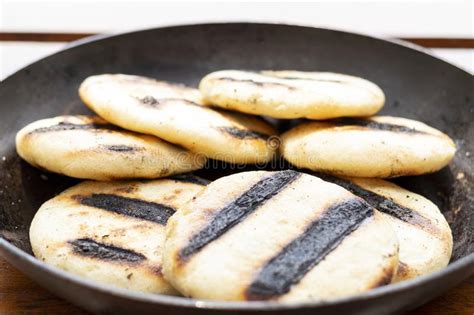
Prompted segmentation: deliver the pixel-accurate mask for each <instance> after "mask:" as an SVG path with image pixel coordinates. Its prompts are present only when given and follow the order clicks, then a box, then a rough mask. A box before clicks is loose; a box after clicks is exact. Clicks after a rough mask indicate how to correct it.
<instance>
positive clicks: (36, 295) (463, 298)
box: [0, 258, 474, 315]
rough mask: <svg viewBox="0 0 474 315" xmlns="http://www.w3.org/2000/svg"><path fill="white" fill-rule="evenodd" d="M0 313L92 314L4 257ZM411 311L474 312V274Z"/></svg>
mask: <svg viewBox="0 0 474 315" xmlns="http://www.w3.org/2000/svg"><path fill="white" fill-rule="evenodd" d="M0 314H57V315H61V314H68V315H75V314H88V313H87V312H85V311H82V310H81V309H79V308H77V307H75V306H73V305H71V304H70V303H68V302H66V301H64V300H61V299H60V298H57V297H55V296H54V295H52V294H51V293H49V292H48V291H46V290H45V289H43V288H42V287H40V286H39V285H37V284H36V283H34V282H33V281H31V280H30V279H28V278H27V277H26V276H24V275H23V274H21V273H20V272H19V271H17V270H16V269H15V268H13V267H12V266H11V265H10V264H8V263H7V262H6V261H4V260H3V259H2V258H0ZM409 314H410V315H421V314H423V315H425V314H439V315H472V314H474V277H471V278H470V279H468V280H467V281H465V282H463V283H462V284H461V285H459V286H457V287H456V288H454V289H451V290H450V291H448V292H447V293H445V294H444V295H442V296H440V297H438V298H436V299H434V300H433V301H431V302H429V303H427V304H425V305H424V306H422V307H419V308H418V309H416V310H414V311H411V312H409Z"/></svg>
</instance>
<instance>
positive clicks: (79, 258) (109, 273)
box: [30, 177, 204, 294]
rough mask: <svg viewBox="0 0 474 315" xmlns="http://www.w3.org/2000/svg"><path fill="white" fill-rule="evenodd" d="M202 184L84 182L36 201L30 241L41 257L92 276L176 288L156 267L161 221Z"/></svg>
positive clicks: (133, 285) (139, 286)
mask: <svg viewBox="0 0 474 315" xmlns="http://www.w3.org/2000/svg"><path fill="white" fill-rule="evenodd" d="M203 187H204V186H203V181H202V180H199V179H195V178H193V177H185V178H183V177H180V178H178V179H176V180H172V179H160V180H152V181H141V182H93V181H87V182H83V183H81V184H79V185H76V186H74V187H72V188H70V189H68V190H66V191H64V192H63V193H61V194H60V195H58V196H56V197H54V198H53V199H51V200H49V201H47V202H46V203H44V204H43V205H42V206H41V208H40V209H39V210H38V212H37V213H36V215H35V217H34V219H33V222H32V223H31V228H30V240H31V247H32V249H33V252H34V254H35V256H36V257H38V258H39V259H41V260H42V261H44V262H46V263H48V264H51V265H53V266H56V267H58V268H61V269H63V270H66V271H68V272H71V273H74V274H76V275H79V276H81V277H84V278H86V279H90V280H92V281H96V282H100V283H103V284H107V285H112V286H115V287H120V288H126V289H130V290H136V291H143V292H152V293H163V294H177V292H176V291H175V290H174V289H173V287H171V286H170V285H169V284H168V282H167V281H166V280H165V279H164V278H163V274H162V271H161V270H162V267H161V266H162V265H161V260H162V258H161V255H162V247H163V242H164V239H165V225H166V222H167V221H168V219H169V217H170V216H171V215H172V214H173V213H174V212H175V210H176V209H178V208H179V207H180V206H181V204H182V203H183V202H185V201H187V200H189V199H190V198H192V197H193V196H194V195H195V194H196V193H197V192H198V191H200V190H201V189H202V188H203Z"/></svg>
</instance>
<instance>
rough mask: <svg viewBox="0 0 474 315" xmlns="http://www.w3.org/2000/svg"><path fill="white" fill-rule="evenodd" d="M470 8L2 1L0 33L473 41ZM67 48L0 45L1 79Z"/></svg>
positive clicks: (470, 52) (467, 54)
mask: <svg viewBox="0 0 474 315" xmlns="http://www.w3.org/2000/svg"><path fill="white" fill-rule="evenodd" d="M473 2H474V1H472V0H464V1H380V0H379V1H311V2H296V1H286V2H275V1H244V2H242V1H240V2H236V1H219V2H200V1H173V2H168V1H106V0H100V1H90V0H82V1H78V0H73V1H31V0H30V1H23V0H0V11H1V13H0V31H3V32H55V33H56V32H77V33H81V32H82V33H83V32H93V33H95V32H106V33H114V32H119V31H127V30H133V29H141V28H148V27H157V26H163V25H177V24H191V23H202V22H225V21H254V22H272V23H287V24H299V25H309V26H318V27H327V28H334V29H340V30H347V31H353V32H358V33H364V34H369V35H374V36H381V37H388V38H396V37H452V38H456V37H458V38H459V37H461V38H472V37H473V34H474V23H473V9H474V8H473ZM64 44H65V43H35V42H22V43H18V42H0V78H2V77H5V76H6V75H7V74H9V73H11V72H13V71H14V70H16V69H18V68H19V67H20V66H23V65H25V64H26V63H29V62H31V61H33V60H35V59H38V58H40V57H42V56H44V55H46V54H49V53H52V52H54V51H57V50H59V49H60V48H61V47H63V46H64ZM432 52H433V53H434V54H436V55H437V56H440V57H441V58H443V59H445V60H448V61H450V62H451V63H453V64H455V65H457V66H459V67H462V68H464V69H466V70H468V71H471V72H472V71H474V49H438V48H436V49H432Z"/></svg>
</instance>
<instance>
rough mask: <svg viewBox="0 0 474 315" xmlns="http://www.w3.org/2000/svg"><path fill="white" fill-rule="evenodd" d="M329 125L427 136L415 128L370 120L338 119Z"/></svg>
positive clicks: (331, 121)
mask: <svg viewBox="0 0 474 315" xmlns="http://www.w3.org/2000/svg"><path fill="white" fill-rule="evenodd" d="M329 123H331V124H334V125H336V126H358V127H365V128H369V129H375V130H382V131H392V132H405V133H421V134H426V132H424V131H420V130H416V129H415V128H410V127H406V126H400V125H393V124H387V123H381V122H376V121H373V120H369V119H357V118H338V119H333V120H330V121H329Z"/></svg>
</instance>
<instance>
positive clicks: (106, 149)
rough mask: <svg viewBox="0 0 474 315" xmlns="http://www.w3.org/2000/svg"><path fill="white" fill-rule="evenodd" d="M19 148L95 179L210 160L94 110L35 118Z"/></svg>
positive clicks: (156, 172)
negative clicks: (126, 127) (109, 120)
mask: <svg viewBox="0 0 474 315" xmlns="http://www.w3.org/2000/svg"><path fill="white" fill-rule="evenodd" d="M16 149H17V152H18V154H19V155H20V156H21V157H22V158H23V159H24V160H26V161H27V162H28V163H30V164H32V165H33V166H36V167H40V168H43V169H46V170H49V171H51V172H55V173H59V174H64V175H67V176H71V177H77V178H87V179H95V180H112V179H124V178H158V177H165V176H169V175H173V174H178V173H184V172H190V171H193V170H196V169H199V168H202V167H203V166H204V163H205V162H206V161H205V160H206V159H205V158H204V157H203V156H199V155H197V154H195V153H192V152H190V151H187V150H184V149H182V148H180V147H177V146H175V145H172V144H170V143H168V142H165V141H163V140H160V139H158V138H156V137H152V136H148V135H143V134H138V133H134V132H129V131H126V130H123V129H121V128H119V127H117V126H114V125H111V124H109V123H107V122H106V121H104V120H103V119H101V118H99V117H94V116H58V117H54V118H49V119H42V120H38V121H36V122H33V123H31V124H29V125H27V126H26V127H24V128H23V129H21V130H20V131H19V132H18V134H17V136H16Z"/></svg>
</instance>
